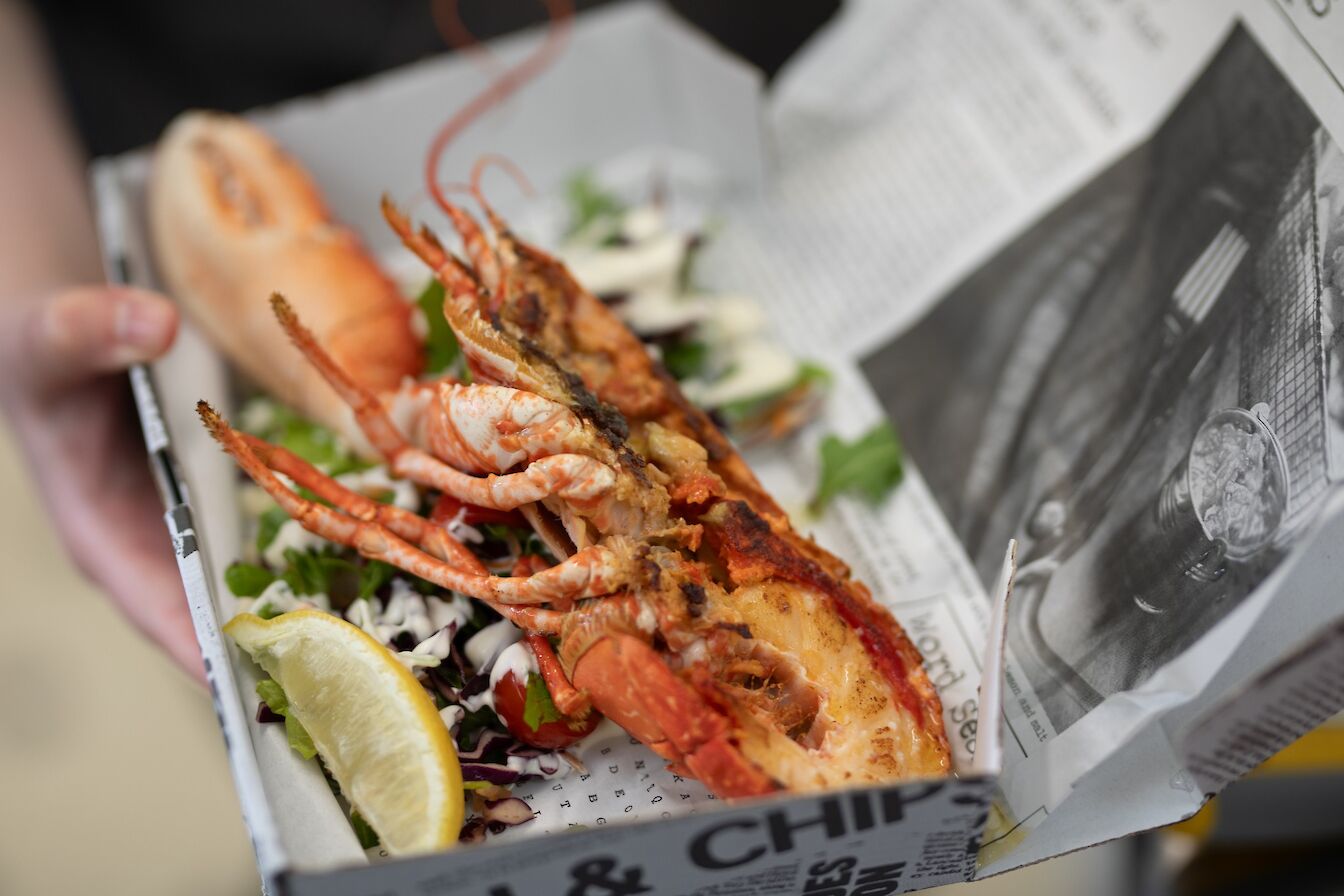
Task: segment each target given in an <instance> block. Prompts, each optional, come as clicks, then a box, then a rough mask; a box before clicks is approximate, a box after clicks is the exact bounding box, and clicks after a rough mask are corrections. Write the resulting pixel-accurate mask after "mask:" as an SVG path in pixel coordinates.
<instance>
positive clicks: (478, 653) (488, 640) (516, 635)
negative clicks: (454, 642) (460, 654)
mask: <svg viewBox="0 0 1344 896" xmlns="http://www.w3.org/2000/svg"><path fill="white" fill-rule="evenodd" d="M522 639H523V632H522V630H521V629H519V628H518V626H516V625H514V624H513V623H512V622H510V621H509V620H507V619H501V620H499V621H498V622H495V623H492V624H491V625H487V626H486V627H485V628H483V629H481V630H480V631H478V632H477V633H476V634H474V635H472V636H471V637H470V638H468V639H467V643H466V644H465V645H464V646H463V648H462V649H463V651H464V652H465V653H466V655H467V662H469V663H471V665H472V668H474V669H475V670H476V671H477V672H486V671H488V670H489V669H490V666H491V664H492V663H493V662H494V661H495V660H496V659H497V658H498V657H499V655H500V654H501V653H503V652H504V648H506V647H508V646H509V645H510V644H513V643H516V642H518V641H521V640H522Z"/></svg>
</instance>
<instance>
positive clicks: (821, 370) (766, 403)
mask: <svg viewBox="0 0 1344 896" xmlns="http://www.w3.org/2000/svg"><path fill="white" fill-rule="evenodd" d="M830 385H831V372H830V371H829V370H827V369H826V368H825V367H822V366H821V365H820V364H817V363H815V362H813V361H803V362H801V363H800V364H799V365H798V373H797V374H796V375H795V376H794V378H793V379H792V380H791V381H790V382H789V384H788V385H787V386H785V387H784V388H782V389H776V390H774V391H773V392H767V393H766V394H764V395H758V396H756V397H754V398H743V399H740V400H739V401H730V402H728V403H727V404H724V405H721V406H720V407H718V408H717V410H718V412H719V413H720V414H722V415H723V418H724V419H725V420H727V421H728V422H729V423H730V424H732V423H742V422H744V421H747V420H751V419H752V418H754V417H756V416H758V415H760V414H763V413H764V412H765V411H766V410H767V409H768V408H769V407H770V405H772V404H774V403H775V402H776V401H779V399H780V398H782V397H783V396H784V395H786V394H788V393H789V392H792V391H793V390H794V389H797V388H798V387H799V386H812V387H814V388H817V389H826V388H828V387H829V386H830Z"/></svg>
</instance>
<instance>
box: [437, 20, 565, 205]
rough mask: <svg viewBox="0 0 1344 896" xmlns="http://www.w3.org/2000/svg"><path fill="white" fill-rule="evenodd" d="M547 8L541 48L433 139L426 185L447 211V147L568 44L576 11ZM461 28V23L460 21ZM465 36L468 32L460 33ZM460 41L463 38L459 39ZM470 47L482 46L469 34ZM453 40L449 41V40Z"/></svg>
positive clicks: (544, 67)
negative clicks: (443, 174) (442, 173)
mask: <svg viewBox="0 0 1344 896" xmlns="http://www.w3.org/2000/svg"><path fill="white" fill-rule="evenodd" d="M542 2H543V3H544V4H545V6H546V12H547V14H548V16H549V18H550V28H549V29H548V30H547V32H546V39H545V40H544V41H542V43H541V46H539V47H537V49H536V50H535V51H533V52H532V53H531V54H529V55H528V57H527V58H526V59H524V60H523V61H522V62H519V63H518V64H517V65H515V66H513V67H512V68H509V69H507V70H505V71H504V73H503V74H501V75H499V76H498V77H497V78H495V80H494V81H492V82H491V83H490V84H489V85H488V86H487V87H486V88H485V89H484V90H482V91H481V92H480V93H478V94H477V95H476V96H475V97H473V98H472V99H471V101H470V102H468V103H467V104H466V105H465V106H463V107H461V108H460V109H458V110H457V112H455V113H454V114H453V116H452V117H451V118H449V119H448V121H446V122H445V123H444V124H443V126H442V127H441V128H439V130H438V133H436V134H435V135H434V139H433V140H431V141H430V144H429V152H428V154H427V155H426V157H425V183H426V185H427V186H428V187H429V195H430V196H432V197H433V199H434V201H435V202H436V203H437V204H438V205H439V207H440V208H443V209H444V210H445V211H447V206H448V205H449V202H448V198H447V196H446V194H445V192H444V189H443V187H442V186H441V185H440V184H439V182H438V169H439V162H440V161H441V160H442V158H443V154H444V153H445V152H446V151H447V149H448V145H449V144H450V143H451V142H452V141H453V139H454V138H456V137H457V135H458V134H460V133H461V132H462V131H463V130H465V129H466V128H467V127H468V126H469V125H470V124H471V123H472V122H474V121H476V119H478V118H480V117H481V116H482V115H483V114H485V113H486V112H488V111H489V110H490V109H491V107H493V106H496V105H498V104H499V103H502V102H503V101H504V100H506V99H508V98H509V97H510V96H512V95H513V94H514V93H516V92H517V91H518V89H519V88H521V87H522V86H523V85H524V84H526V83H527V82H528V81H530V80H532V79H533V78H535V77H536V76H537V75H539V74H540V73H541V72H542V71H544V70H545V69H546V68H547V67H548V66H549V65H550V64H551V63H552V62H554V61H555V58H556V57H557V56H558V55H559V54H560V52H561V51H562V50H563V49H564V47H565V45H566V44H567V43H568V42H569V29H570V21H571V19H572V18H573V15H574V7H573V4H572V3H571V2H570V0H542ZM447 3H448V7H449V8H448V10H447V11H448V12H449V13H450V17H451V18H452V19H457V16H456V0H447ZM458 24H460V20H459V21H458ZM461 30H462V32H464V33H465V28H463V29H461ZM457 36H458V37H461V35H460V34H458V35H457ZM466 37H467V39H468V43H467V44H466V45H468V46H469V45H473V44H475V43H479V42H478V41H476V40H475V38H474V37H472V36H471V35H470V34H469V33H467V34H466ZM452 39H453V38H451V37H450V40H452Z"/></svg>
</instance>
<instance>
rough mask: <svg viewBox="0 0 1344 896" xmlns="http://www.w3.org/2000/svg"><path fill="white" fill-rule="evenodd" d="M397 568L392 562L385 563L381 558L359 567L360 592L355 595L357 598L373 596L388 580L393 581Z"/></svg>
mask: <svg viewBox="0 0 1344 896" xmlns="http://www.w3.org/2000/svg"><path fill="white" fill-rule="evenodd" d="M396 571H397V568H396V567H395V566H393V565H392V564H390V563H384V562H383V561H381V560H370V561H369V562H367V563H365V564H364V565H363V566H361V567H360V569H359V593H357V594H356V595H355V598H356V599H357V600H360V599H367V598H370V597H373V596H374V595H375V594H377V593H378V589H379V588H382V587H383V586H384V585H386V584H387V583H388V582H390V581H392V576H393V575H394V574H395V573H396Z"/></svg>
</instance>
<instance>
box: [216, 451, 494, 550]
mask: <svg viewBox="0 0 1344 896" xmlns="http://www.w3.org/2000/svg"><path fill="white" fill-rule="evenodd" d="M238 436H239V437H240V438H241V439H242V440H243V442H244V443H245V444H246V445H247V447H248V448H250V449H252V453H253V454H255V455H256V456H257V458H258V459H259V460H260V461H261V462H262V463H263V464H265V465H266V466H267V467H269V468H270V469H272V470H274V471H275V472H277V473H283V474H284V475H286V476H288V477H289V478H290V479H292V480H294V482H295V483H297V484H298V485H301V486H303V487H304V488H306V489H308V490H309V491H311V492H313V493H314V494H316V495H317V496H318V497H319V498H321V499H322V500H324V501H327V502H329V503H331V504H333V505H335V506H336V507H337V508H339V509H340V510H342V511H344V512H345V513H347V514H349V515H350V516H352V517H354V518H355V519H358V520H362V521H364V522H372V523H378V524H380V525H383V526H386V527H387V528H388V529H389V530H391V531H392V532H393V533H395V534H396V535H397V536H399V537H401V538H404V539H406V540H407V541H409V542H411V543H412V544H417V545H419V546H420V547H422V548H424V549H425V550H426V551H428V552H429V553H430V554H433V555H434V556H435V557H438V558H439V559H440V560H443V561H444V562H446V563H451V564H452V565H453V566H455V567H457V568H458V569H461V570H463V571H465V572H471V573H476V574H478V575H487V574H488V571H487V570H486V568H485V566H484V564H482V563H481V561H480V559H479V558H477V556H476V555H475V554H473V553H472V552H471V551H470V550H468V549H467V547H466V545H464V544H462V542H460V541H458V540H457V539H456V538H454V537H453V536H452V535H450V534H448V532H447V531H445V530H444V528H443V527H442V526H436V525H435V524H434V523H432V522H430V521H429V520H427V519H425V518H424V517H422V516H419V515H417V514H414V513H411V512H410V511H409V510H403V509H401V508H400V507H394V506H392V505H390V504H380V503H379V502H377V501H374V500H373V499H371V498H367V497H365V496H364V495H361V494H359V493H358V492H355V491H352V490H350V489H348V488H346V487H345V486H343V485H341V484H340V483H339V482H337V481H336V480H335V479H333V478H331V477H330V476H328V475H326V474H325V473H323V472H322V471H321V470H319V469H317V468H316V467H314V466H313V465H312V464H310V463H308V461H306V460H304V459H303V458H301V457H299V456H298V455H296V454H294V453H293V452H291V451H288V450H286V449H284V448H281V447H280V446H279V445H272V444H271V443H270V442H267V441H264V440H262V439H259V438H257V437H256V436H252V435H248V434H247V433H238Z"/></svg>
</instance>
